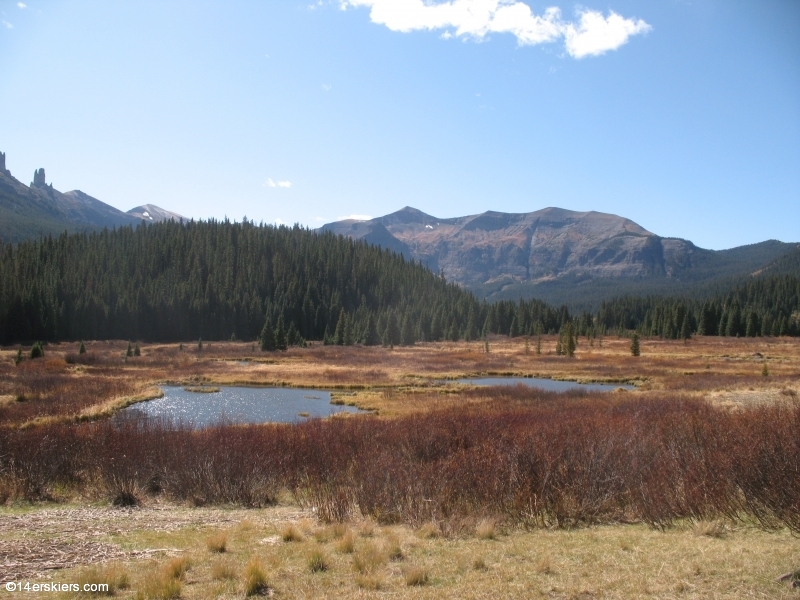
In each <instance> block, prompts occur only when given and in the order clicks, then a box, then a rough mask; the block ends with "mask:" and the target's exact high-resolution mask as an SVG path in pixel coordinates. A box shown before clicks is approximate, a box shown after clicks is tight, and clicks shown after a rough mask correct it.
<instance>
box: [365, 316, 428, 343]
mask: <svg viewBox="0 0 800 600" xmlns="http://www.w3.org/2000/svg"><path fill="white" fill-rule="evenodd" d="M435 318H436V317H435V316H434V319H435ZM380 342H381V340H380V338H379V337H378V326H377V323H375V315H374V314H372V313H370V315H369V320H368V321H367V333H366V335H365V336H364V345H365V346H377V345H378V344H380Z"/></svg>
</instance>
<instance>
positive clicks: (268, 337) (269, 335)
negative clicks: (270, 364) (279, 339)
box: [259, 317, 277, 352]
mask: <svg viewBox="0 0 800 600" xmlns="http://www.w3.org/2000/svg"><path fill="white" fill-rule="evenodd" d="M259 338H260V339H261V351H262V352H273V351H274V350H276V349H277V348H276V346H275V328H274V327H273V326H272V319H270V318H269V317H267V320H266V321H264V327H262V328H261V334H260V335H259Z"/></svg>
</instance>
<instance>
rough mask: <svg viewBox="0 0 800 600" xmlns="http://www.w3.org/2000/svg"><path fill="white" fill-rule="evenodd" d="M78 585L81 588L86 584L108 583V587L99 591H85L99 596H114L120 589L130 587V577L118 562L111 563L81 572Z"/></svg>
mask: <svg viewBox="0 0 800 600" xmlns="http://www.w3.org/2000/svg"><path fill="white" fill-rule="evenodd" d="M78 585H80V587H81V590H83V589H84V586H86V585H98V586H100V585H106V586H108V589H107V590H105V591H102V592H100V591H98V592H84V593H88V594H89V595H93V596H94V595H97V596H113V595H115V594H116V593H117V592H118V591H122V590H127V589H128V588H130V577H129V576H128V572H127V571H126V570H125V569H124V568H123V567H122V566H121V565H118V564H110V565H106V566H104V567H91V568H89V569H87V570H86V571H84V572H83V573H81V574H80V576H79V577H78Z"/></svg>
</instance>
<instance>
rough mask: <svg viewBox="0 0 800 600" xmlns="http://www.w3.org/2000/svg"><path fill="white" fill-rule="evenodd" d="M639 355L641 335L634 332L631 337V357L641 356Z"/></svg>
mask: <svg viewBox="0 0 800 600" xmlns="http://www.w3.org/2000/svg"><path fill="white" fill-rule="evenodd" d="M639 354H640V349H639V334H638V333H636V332H635V331H634V332H633V336H631V356H639Z"/></svg>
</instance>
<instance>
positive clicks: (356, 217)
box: [336, 215, 372, 221]
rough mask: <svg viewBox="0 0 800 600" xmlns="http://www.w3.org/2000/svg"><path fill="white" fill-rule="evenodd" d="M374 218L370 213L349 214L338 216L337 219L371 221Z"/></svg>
mask: <svg viewBox="0 0 800 600" xmlns="http://www.w3.org/2000/svg"><path fill="white" fill-rule="evenodd" d="M370 219H372V217H371V216H369V215H347V216H346V217H336V220H337V221H369V220H370Z"/></svg>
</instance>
